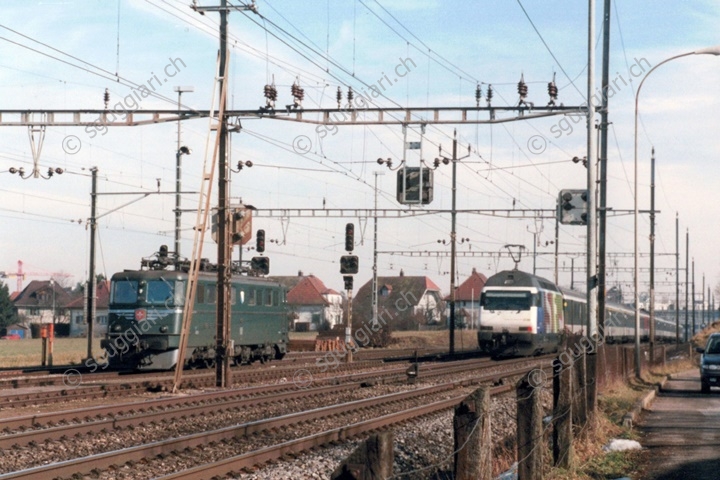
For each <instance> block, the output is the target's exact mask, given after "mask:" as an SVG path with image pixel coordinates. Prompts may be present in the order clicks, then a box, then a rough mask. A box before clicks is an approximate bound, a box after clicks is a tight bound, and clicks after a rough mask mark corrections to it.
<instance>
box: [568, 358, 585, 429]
mask: <svg viewBox="0 0 720 480" xmlns="http://www.w3.org/2000/svg"><path fill="white" fill-rule="evenodd" d="M579 351H580V352H581V353H580V354H579V355H578V356H577V357H575V363H573V372H572V373H573V387H574V388H573V393H574V395H573V396H572V398H573V406H572V415H573V424H574V425H577V426H578V427H580V428H582V427H584V426H585V424H586V423H587V392H586V389H585V388H586V387H585V383H586V382H587V374H586V371H585V349H580V350H579Z"/></svg>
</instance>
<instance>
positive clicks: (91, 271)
mask: <svg viewBox="0 0 720 480" xmlns="http://www.w3.org/2000/svg"><path fill="white" fill-rule="evenodd" d="M90 173H92V188H91V192H90V264H89V265H88V282H87V287H86V288H87V316H86V317H85V321H86V322H87V340H88V343H87V358H88V359H90V358H93V355H92V344H93V323H95V236H96V235H95V231H96V230H97V218H95V217H96V213H97V210H96V207H97V173H98V169H97V167H92V168H91V169H90Z"/></svg>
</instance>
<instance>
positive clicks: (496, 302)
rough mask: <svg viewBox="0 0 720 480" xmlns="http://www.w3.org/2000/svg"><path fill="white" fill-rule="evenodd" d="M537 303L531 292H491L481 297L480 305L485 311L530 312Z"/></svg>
mask: <svg viewBox="0 0 720 480" xmlns="http://www.w3.org/2000/svg"><path fill="white" fill-rule="evenodd" d="M536 303H537V300H536V298H535V296H534V295H533V294H532V293H530V292H518V291H496V290H489V291H487V292H483V294H482V296H481V297H480V305H481V306H482V307H483V308H484V309H485V310H517V311H519V310H530V307H532V306H534V305H536Z"/></svg>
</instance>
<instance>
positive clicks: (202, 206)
mask: <svg viewBox="0 0 720 480" xmlns="http://www.w3.org/2000/svg"><path fill="white" fill-rule="evenodd" d="M226 58H230V55H229V52H228V55H227V56H226ZM217 63H218V64H219V63H220V53H219V52H218V58H217ZM229 64H230V62H226V63H225V72H224V73H223V77H219V76H216V77H215V84H214V86H213V94H212V105H211V110H210V115H209V119H210V121H209V122H208V135H207V138H206V140H205V155H204V158H205V160H204V162H203V174H202V183H201V187H200V196H199V200H198V209H197V216H196V220H195V228H194V230H195V236H194V241H193V249H192V254H191V256H190V269H189V270H188V283H187V287H186V290H185V306H184V307H183V316H182V328H181V330H180V346H179V347H178V349H179V352H178V359H177V364H176V365H175V379H174V383H173V393H175V392H177V391H178V389H179V388H180V383H181V382H182V372H183V366H184V364H185V349H186V348H187V344H188V336H189V334H190V324H191V322H192V313H193V305H194V304H195V293H196V291H197V281H198V273H199V271H200V259H201V258H202V250H203V244H204V242H205V232H206V230H207V224H208V215H209V212H210V198H211V195H212V185H213V180H214V178H215V165H216V164H217V157H218V150H219V144H220V135H221V131H222V129H221V128H220V125H222V123H223V122H224V121H225V118H224V116H225V108H224V106H225V99H226V98H227V88H228V87H227V84H228V82H222V85H223V86H222V90H221V91H220V106H219V107H218V115H217V121H216V118H215V116H214V109H215V95H216V94H217V85H218V83H219V82H220V81H221V80H222V79H223V78H227V75H228V65H229ZM216 70H219V68H218V69H216ZM213 130H215V132H216V133H215V143H214V145H213V149H212V157H211V159H210V162H208V154H209V153H210V138H211V136H212V131H213ZM219 221H223V219H219Z"/></svg>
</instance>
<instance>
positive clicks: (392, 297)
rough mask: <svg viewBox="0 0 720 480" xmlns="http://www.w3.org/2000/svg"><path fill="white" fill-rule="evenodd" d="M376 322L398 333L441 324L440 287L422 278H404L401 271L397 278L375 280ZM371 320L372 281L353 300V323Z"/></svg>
mask: <svg viewBox="0 0 720 480" xmlns="http://www.w3.org/2000/svg"><path fill="white" fill-rule="evenodd" d="M377 288H378V291H377V304H378V321H379V322H380V323H381V324H384V323H386V322H387V323H389V324H390V325H391V328H393V329H398V330H407V329H419V328H422V327H423V326H428V325H441V324H442V312H443V309H444V305H443V303H444V302H443V300H442V295H441V293H440V287H438V286H437V285H436V284H435V282H433V281H432V280H431V279H430V278H428V277H425V276H406V275H405V274H404V272H403V271H402V270H401V271H400V275H398V276H397V277H378V279H377ZM372 318H373V311H372V279H371V280H369V281H368V282H367V283H365V284H364V285H363V286H362V287H360V289H359V290H358V292H357V294H356V295H355V298H354V299H353V324H355V323H356V321H362V322H368V321H370V320H371V319H372Z"/></svg>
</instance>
